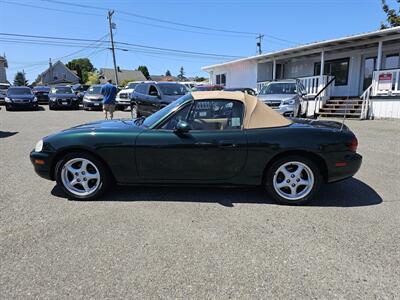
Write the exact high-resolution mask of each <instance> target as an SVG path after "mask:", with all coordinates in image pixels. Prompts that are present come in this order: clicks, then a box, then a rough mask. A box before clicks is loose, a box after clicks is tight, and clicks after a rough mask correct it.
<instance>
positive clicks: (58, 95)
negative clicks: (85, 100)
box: [49, 86, 79, 110]
mask: <svg viewBox="0 0 400 300" xmlns="http://www.w3.org/2000/svg"><path fill="white" fill-rule="evenodd" d="M49 98H50V100H49V109H51V110H53V109H58V108H68V109H71V108H72V109H79V101H78V97H77V96H76V95H75V93H74V91H73V90H72V88H71V87H69V86H54V87H52V88H51V90H50V93H49Z"/></svg>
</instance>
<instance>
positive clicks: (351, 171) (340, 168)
mask: <svg viewBox="0 0 400 300" xmlns="http://www.w3.org/2000/svg"><path fill="white" fill-rule="evenodd" d="M326 162H327V167H328V174H327V175H328V176H327V182H328V183H332V182H336V181H340V180H343V179H346V178H349V177H352V176H354V175H355V174H356V173H357V172H358V170H359V169H360V167H361V163H362V156H361V155H360V154H358V153H350V152H345V153H340V152H339V153H330V154H328V155H327V160H326Z"/></svg>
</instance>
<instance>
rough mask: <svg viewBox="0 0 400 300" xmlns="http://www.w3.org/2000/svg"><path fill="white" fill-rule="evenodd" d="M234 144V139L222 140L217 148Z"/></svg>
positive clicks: (232, 146) (234, 145)
mask: <svg viewBox="0 0 400 300" xmlns="http://www.w3.org/2000/svg"><path fill="white" fill-rule="evenodd" d="M236 146H237V145H236V144H235V143H234V141H231V140H223V141H220V142H219V143H218V147H219V148H235V147H236Z"/></svg>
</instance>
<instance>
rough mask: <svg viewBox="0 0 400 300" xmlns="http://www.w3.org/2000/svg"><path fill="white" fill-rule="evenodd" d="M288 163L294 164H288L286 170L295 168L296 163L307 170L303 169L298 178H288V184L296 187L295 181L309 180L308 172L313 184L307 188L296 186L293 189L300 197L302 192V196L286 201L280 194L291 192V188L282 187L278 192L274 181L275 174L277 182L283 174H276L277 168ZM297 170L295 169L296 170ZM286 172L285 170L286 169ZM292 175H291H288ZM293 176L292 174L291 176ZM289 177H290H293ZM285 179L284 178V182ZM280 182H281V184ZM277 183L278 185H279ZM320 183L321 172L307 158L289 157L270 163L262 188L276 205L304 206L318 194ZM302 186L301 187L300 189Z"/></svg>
mask: <svg viewBox="0 0 400 300" xmlns="http://www.w3.org/2000/svg"><path fill="white" fill-rule="evenodd" d="M290 162H293V163H294V164H293V165H292V164H289V165H288V166H287V167H288V168H296V163H300V165H301V164H302V165H305V166H306V167H308V169H307V168H305V169H304V171H302V172H301V175H299V178H297V177H295V178H289V179H288V180H292V181H290V182H293V184H295V185H296V180H297V181H299V180H301V179H307V180H309V179H310V178H307V177H308V172H312V173H311V174H312V176H311V177H312V178H313V184H310V185H309V186H302V185H299V186H296V187H294V189H295V190H296V192H297V191H298V192H299V194H300V195H299V196H301V193H303V192H304V195H303V196H302V197H301V198H298V199H288V198H286V197H284V196H282V194H286V193H285V191H286V190H287V191H289V190H291V188H290V187H289V184H288V186H287V187H286V186H284V187H282V188H281V189H280V192H278V190H277V189H278V188H277V189H276V188H275V186H274V180H275V174H276V173H277V180H279V179H280V178H279V176H281V177H282V176H283V174H282V173H281V172H277V171H278V169H279V168H281V167H282V166H284V165H285V164H288V163H290ZM296 169H297V168H296ZM296 169H294V170H293V172H295V171H296ZM286 170H287V169H286ZM290 174H292V173H290ZM293 175H294V174H293ZM293 175H291V176H293ZM300 177H304V178H300ZM286 178H287V177H285V180H283V181H286V180H287V179H286ZM283 181H281V182H283ZM281 182H279V183H281ZM321 183H322V176H321V172H320V170H319V168H318V166H317V165H316V164H315V163H314V162H313V161H312V160H311V159H309V158H306V157H303V156H300V155H290V156H287V157H282V158H279V159H277V160H276V161H274V162H273V163H272V165H271V166H270V167H269V169H268V170H266V176H265V181H264V186H265V188H266V190H267V192H268V194H269V195H270V196H271V197H272V198H273V199H274V200H275V201H276V202H278V203H280V204H286V205H301V204H305V203H307V202H309V201H311V200H312V199H313V198H314V196H315V194H316V193H317V192H318V190H319V188H320V186H321ZM301 186H302V187H301Z"/></svg>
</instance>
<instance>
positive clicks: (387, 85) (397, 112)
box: [202, 27, 400, 118]
mask: <svg viewBox="0 0 400 300" xmlns="http://www.w3.org/2000/svg"><path fill="white" fill-rule="evenodd" d="M202 70H204V71H206V72H208V73H209V75H210V82H211V83H213V84H222V85H225V86H226V87H251V88H255V89H257V90H258V91H259V90H260V89H261V88H262V87H263V86H264V85H265V84H266V83H268V82H269V81H271V80H277V79H288V78H298V79H299V80H300V81H301V82H302V83H303V85H304V86H305V87H306V89H307V91H308V93H309V98H310V101H309V106H308V113H309V115H312V114H317V115H328V116H329V115H332V116H337V115H343V113H346V115H349V116H353V117H360V118H371V117H375V118H400V27H394V28H389V29H384V30H379V31H374V32H369V33H363V34H357V35H353V36H349V37H344V38H339V39H334V40H327V41H322V42H316V43H311V44H306V45H302V46H298V47H294V48H289V49H284V50H280V51H276V52H271V53H266V54H261V55H256V56H251V57H247V58H242V59H238V60H234V61H229V62H225V63H221V64H216V65H212V66H206V67H203V68H202ZM314 98H315V99H314Z"/></svg>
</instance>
